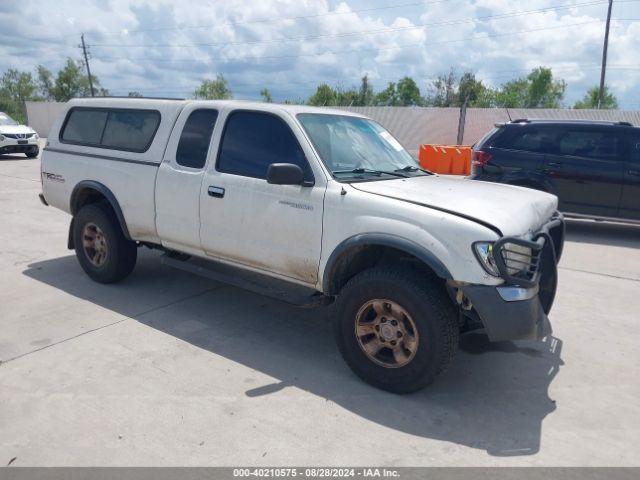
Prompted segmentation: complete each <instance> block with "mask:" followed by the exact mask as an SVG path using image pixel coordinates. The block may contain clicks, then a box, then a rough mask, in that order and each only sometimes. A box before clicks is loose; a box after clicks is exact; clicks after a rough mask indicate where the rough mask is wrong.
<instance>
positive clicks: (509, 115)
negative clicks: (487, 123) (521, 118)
mask: <svg viewBox="0 0 640 480" xmlns="http://www.w3.org/2000/svg"><path fill="white" fill-rule="evenodd" d="M505 111H506V112H507V117H509V121H511V114H510V113H509V109H508V108H505Z"/></svg>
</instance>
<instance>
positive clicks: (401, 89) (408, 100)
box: [396, 77, 423, 107]
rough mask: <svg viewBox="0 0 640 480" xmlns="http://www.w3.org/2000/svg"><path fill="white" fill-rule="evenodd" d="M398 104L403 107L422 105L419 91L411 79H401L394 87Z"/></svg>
mask: <svg viewBox="0 0 640 480" xmlns="http://www.w3.org/2000/svg"><path fill="white" fill-rule="evenodd" d="M396 93H397V97H398V100H397V101H398V104H399V105H402V106H404V107H409V106H419V105H422V104H423V101H422V96H421V95H420V89H419V88H418V85H417V84H416V82H415V80H413V78H411V77H403V78H401V79H400V80H399V81H398V85H397V87H396Z"/></svg>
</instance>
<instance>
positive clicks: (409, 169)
mask: <svg viewBox="0 0 640 480" xmlns="http://www.w3.org/2000/svg"><path fill="white" fill-rule="evenodd" d="M417 171H421V172H424V173H428V174H429V175H433V172H430V171H429V170H425V169H424V168H420V167H416V166H415V165H407V166H406V167H402V168H398V169H397V170H394V172H417Z"/></svg>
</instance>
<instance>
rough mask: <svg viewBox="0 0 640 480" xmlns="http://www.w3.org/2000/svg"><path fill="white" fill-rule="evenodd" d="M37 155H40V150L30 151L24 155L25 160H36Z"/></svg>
mask: <svg viewBox="0 0 640 480" xmlns="http://www.w3.org/2000/svg"><path fill="white" fill-rule="evenodd" d="M38 153H40V149H38V148H36V149H35V150H30V151H28V152H27V153H25V155H26V156H27V158H36V157H37V156H38Z"/></svg>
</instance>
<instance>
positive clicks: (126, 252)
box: [73, 204, 138, 283]
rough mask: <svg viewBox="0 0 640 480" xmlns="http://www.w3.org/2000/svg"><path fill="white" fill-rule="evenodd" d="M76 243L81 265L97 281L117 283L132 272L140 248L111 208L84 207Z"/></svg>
mask: <svg viewBox="0 0 640 480" xmlns="http://www.w3.org/2000/svg"><path fill="white" fill-rule="evenodd" d="M73 242H74V245H75V250H76V257H78V261H79V262H80V266H81V267H82V269H83V270H84V271H85V272H86V274H87V275H89V277H91V278H92V279H93V280H95V281H96V282H100V283H113V282H117V281H119V280H122V279H123V278H125V277H126V276H127V275H129V274H130V273H131V271H132V270H133V267H135V265H136V259H137V255H138V248H137V245H136V243H135V242H132V241H130V240H127V239H126V238H125V237H124V234H123V233H122V229H121V228H120V224H119V223H118V221H117V219H116V217H115V215H114V214H113V211H112V210H111V208H110V207H109V206H107V205H104V204H90V205H86V206H84V207H82V208H81V209H80V211H79V212H78V213H77V214H76V216H75V217H74V220H73Z"/></svg>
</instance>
